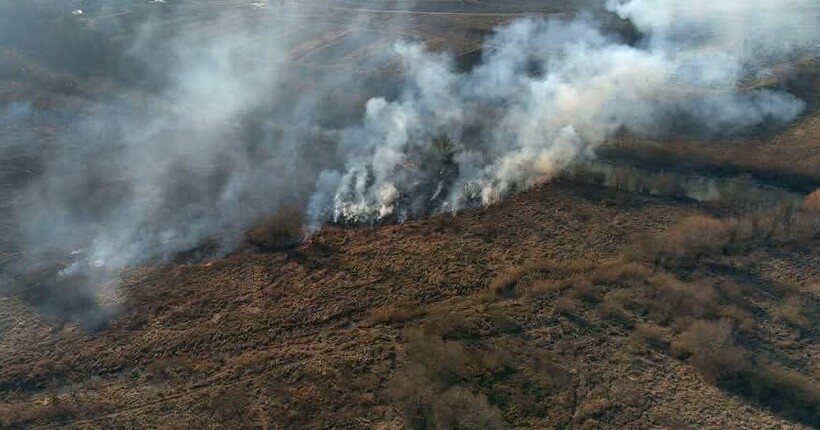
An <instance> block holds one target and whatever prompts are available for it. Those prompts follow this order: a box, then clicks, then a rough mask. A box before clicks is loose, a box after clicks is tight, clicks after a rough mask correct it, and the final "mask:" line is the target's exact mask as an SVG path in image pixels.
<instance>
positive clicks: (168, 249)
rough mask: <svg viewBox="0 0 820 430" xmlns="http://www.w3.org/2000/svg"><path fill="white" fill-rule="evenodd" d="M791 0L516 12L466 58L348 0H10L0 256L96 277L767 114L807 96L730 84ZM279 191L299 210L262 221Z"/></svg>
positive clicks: (771, 120) (464, 195)
mask: <svg viewBox="0 0 820 430" xmlns="http://www.w3.org/2000/svg"><path fill="white" fill-rule="evenodd" d="M804 6H806V5H804V4H802V3H800V2H790V1H789V2H787V1H785V0H784V1H779V2H775V3H772V2H752V3H749V2H737V1H730V0H726V1H719V2H716V3H715V5H714V7H712V6H709V7H691V6H684V5H680V4H678V3H676V2H672V1H662V0H656V1H638V0H633V1H610V2H609V3H608V4H607V5H606V8H607V10H608V11H609V13H610V16H617V17H618V18H617V19H620V20H622V22H624V23H627V24H628V25H629V26H631V28H632V30H634V34H616V33H612V32H609V31H604V30H602V29H601V25H600V22H599V21H598V20H597V19H596V18H592V17H591V16H586V15H583V14H581V15H573V16H572V17H564V18H561V19H556V18H553V19H540V18H529V19H518V20H514V21H513V22H511V23H510V24H508V25H505V26H501V27H498V28H497V29H496V30H495V31H494V33H493V34H491V35H488V37H487V40H486V42H485V43H484V46H483V48H482V50H481V52H482V54H481V60H480V61H479V62H478V63H477V64H476V65H474V66H473V67H472V68H468V69H466V70H464V69H463V68H459V66H458V64H457V61H456V60H455V58H454V55H452V54H451V53H449V52H446V51H445V52H440V51H434V50H432V49H430V48H428V47H427V46H425V45H424V43H422V42H421V41H419V40H413V39H412V38H408V37H406V36H405V34H406V32H405V29H406V26H407V22H406V20H405V19H404V18H402V17H397V18H394V19H383V18H378V19H377V18H374V17H373V16H371V15H367V14H362V13H356V12H351V11H348V12H347V13H344V14H340V15H339V17H338V18H337V19H336V22H334V23H333V24H332V25H330V24H327V23H326V22H318V21H316V20H315V17H316V16H317V15H319V14H327V13H328V12H327V11H326V10H324V9H323V8H322V7H321V6H320V5H316V6H311V5H302V4H294V3H287V2H284V3H270V4H264V3H263V4H262V6H261V7H256V6H253V7H236V8H231V9H228V10H227V11H225V10H216V9H208V8H194V7H190V5H187V4H185V3H174V2H169V3H167V4H166V3H152V4H147V5H146V4H141V5H136V4H133V5H132V4H130V3H129V4H128V5H127V9H128V8H130V9H129V13H125V14H120V12H119V11H121V10H123V7H124V6H123V4H121V3H116V2H90V1H88V2H78V3H77V4H76V5H72V6H70V7H67V5H65V4H58V3H56V2H51V1H37V2H22V1H17V2H15V1H12V2H6V3H4V5H3V8H4V9H3V13H2V14H0V16H2V17H3V18H2V20H3V21H2V22H0V28H2V33H0V42H2V43H0V45H2V51H0V63H1V64H0V75H1V76H0V78H2V79H3V80H4V81H7V82H9V86H8V88H9V89H8V90H3V93H2V94H0V99H2V100H3V103H4V104H3V110H2V113H0V121H2V123H3V124H4V125H8V127H4V131H3V132H2V133H3V141H2V147H0V162H2V163H3V164H2V165H3V166H12V168H13V169H14V172H13V173H12V172H11V170H8V169H4V171H3V174H4V177H5V176H6V175H8V176H9V177H11V176H13V177H14V178H15V179H14V180H13V181H12V180H10V181H9V182H8V184H10V185H8V186H6V187H5V188H4V189H3V190H2V191H0V192H2V193H3V197H4V200H6V201H7V202H10V203H6V205H5V208H4V211H5V212H4V214H5V215H6V216H7V219H9V220H10V221H9V224H10V225H9V227H8V228H6V229H5V230H4V236H5V237H4V241H5V242H7V243H8V247H9V249H10V250H13V251H14V252H18V253H20V254H21V255H23V256H24V258H20V259H17V260H16V262H15V263H14V264H12V265H8V266H5V267H4V269H3V270H4V271H5V272H6V273H9V274H12V277H15V278H17V279H29V278H30V275H31V274H32V273H37V274H42V276H44V277H45V278H48V279H57V281H56V282H50V283H47V284H44V285H59V284H60V283H61V282H62V279H64V278H65V277H73V276H81V277H83V279H85V278H87V277H88V276H89V275H88V274H89V273H93V274H94V276H93V278H94V279H95V281H94V282H91V284H94V285H107V284H108V280H109V279H110V278H112V277H113V278H116V270H117V268H121V267H124V266H127V265H136V264H149V263H155V262H167V261H172V260H174V259H175V258H178V257H179V255H180V252H183V251H190V250H192V249H193V250H204V251H203V252H202V253H197V252H195V253H194V254H191V255H194V256H197V257H201V256H220V255H224V254H225V253H227V252H230V251H231V250H235V249H237V248H238V247H241V246H243V244H245V243H247V242H248V239H249V238H250V242H251V243H255V244H258V245H259V246H261V247H263V248H274V249H276V248H278V247H280V246H293V245H294V244H296V243H298V241H299V240H301V239H302V238H303V237H304V236H305V235H309V234H311V233H312V232H314V231H315V230H316V229H318V228H320V227H321V226H322V225H324V224H326V223H351V224H373V223H379V222H396V221H398V222H401V221H405V220H408V219H412V218H416V217H421V216H425V215H427V214H431V213H437V212H444V213H455V212H457V211H460V210H462V209H465V208H470V207H477V206H484V205H489V204H493V203H496V202H499V201H501V200H502V199H504V198H505V197H507V196H509V195H511V194H513V193H516V192H520V191H522V190H526V189H528V188H530V187H532V186H535V185H537V184H540V183H543V182H544V181H548V180H550V179H552V178H555V177H556V176H557V175H559V174H561V172H564V171H565V170H566V169H567V168H568V167H570V166H573V165H576V164H577V163H578V162H579V161H582V160H585V159H588V158H591V157H593V156H594V155H593V154H594V150H595V149H596V148H597V147H599V146H600V145H601V144H603V143H605V142H606V141H607V139H608V138H609V137H611V136H612V135H614V134H615V133H616V132H617V131H618V130H620V129H623V128H626V129H629V130H630V132H633V133H636V134H639V135H643V136H655V137H656V136H665V135H668V134H670V133H687V134H693V135H698V136H701V137H703V136H706V137H709V136H737V135H743V134H746V133H755V132H756V131H757V130H760V129H761V128H768V127H775V128H777V127H782V126H783V125H785V124H787V123H789V122H790V121H792V120H794V119H796V118H797V117H798V116H799V115H800V114H801V112H802V111H803V109H804V107H805V103H804V102H803V101H801V100H800V99H799V98H798V97H797V96H796V95H794V94H791V93H789V92H787V91H783V90H781V89H778V88H770V87H765V88H754V89H750V90H744V91H738V90H737V88H738V87H741V86H742V84H743V83H744V82H746V81H747V80H749V79H750V76H751V77H753V78H752V79H754V78H755V77H758V76H757V75H759V74H760V73H764V72H765V70H764V69H765V66H766V65H767V64H769V63H771V62H777V61H787V60H790V59H793V58H799V57H801V56H805V55H814V54H816V41H817V40H818V37H817V36H818V34H817V31H818V29H817V27H816V26H815V25H811V24H812V23H815V22H816V20H817V18H818V16H817V13H818V12H817V9H816V8H806V7H804ZM134 8H136V9H134ZM147 8H150V9H147ZM77 10H80V11H82V14H76V13H75V12H76V11H77ZM135 10H139V11H140V12H134V11H135ZM144 10H149V11H148V12H143V11H144ZM613 14H614V15H613ZM102 17H105V19H102ZM98 18H99V19H98ZM317 22H318V23H317ZM46 24H47V25H46ZM40 28H47V29H48V30H47V31H43V32H40V31H38V30H36V29H40ZM374 29H375V30H374ZM773 34H776V35H777V36H776V37H772V36H771V35H773ZM351 39H355V40H357V42H356V44H355V46H357V47H359V48H355V49H354V48H353V47H352V46H351V47H350V49H349V52H348V53H347V54H345V55H342V59H343V60H344V61H339V59H338V58H339V56H340V51H339V50H338V49H334V47H339V45H337V43H339V41H342V40H346V41H349V40H351ZM738 46H740V47H741V48H740V49H737V47H738ZM21 170H22V171H21ZM293 207H299V208H300V210H298V211H294V212H292V213H300V214H301V213H303V214H304V217H303V219H299V220H298V224H299V227H298V228H294V227H293V226H289V227H288V228H286V229H284V230H282V231H278V230H276V229H267V230H265V228H264V227H258V225H260V224H258V223H259V222H260V221H261V222H262V224H261V225H264V222H265V220H269V219H270V218H269V217H271V216H272V214H273V216H274V217H275V216H276V215H275V214H276V213H277V212H279V211H280V210H281V209H283V208H293ZM298 218H302V217H301V216H300V217H298ZM288 221H290V222H291V223H292V221H293V220H292V219H289V220H288ZM254 226H257V228H254ZM249 230H250V235H248V234H247V232H248V231H249ZM280 230H281V229H280ZM297 232H299V233H297ZM268 234H270V235H273V236H276V237H274V238H273V239H270V237H265V236H266V235H268ZM260 235H261V238H260ZM277 235H278V236H277ZM45 262H47V263H45ZM55 262H56V263H55ZM55 266H56V267H57V268H56V269H54V268H53V267H55ZM97 273H103V275H97ZM38 279H39V278H38ZM26 282H29V283H30V282H35V281H26ZM36 282H40V281H36ZM38 285H39V284H38ZM45 288H48V287H45ZM83 291H87V290H86V289H83ZM90 291H91V296H92V297H97V296H98V295H99V294H98V293H101V292H100V291H97V290H95V289H91V290H90ZM96 301H98V298H95V299H94V300H91V301H88V302H86V301H83V302H82V303H96ZM72 303H73V302H72ZM48 306H51V305H47V307H48ZM54 306H56V307H57V308H61V306H62V305H60V304H57V305H54ZM71 306H73V305H71ZM71 306H69V307H71ZM83 306H85V305H83ZM91 307H93V306H91Z"/></svg>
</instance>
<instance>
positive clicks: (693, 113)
mask: <svg viewBox="0 0 820 430" xmlns="http://www.w3.org/2000/svg"><path fill="white" fill-rule="evenodd" d="M774 3H782V4H773V2H737V1H723V2H721V1H716V2H712V3H711V5H709V6H703V7H702V6H701V5H697V6H694V5H691V4H682V3H680V2H675V1H671V0H670V1H663V0H655V1H652V0H634V1H611V2H609V4H608V6H609V8H610V10H612V11H613V12H616V13H618V14H619V15H620V16H621V17H622V18H625V19H628V20H630V21H632V22H633V23H634V24H635V25H636V26H637V28H638V29H639V30H641V31H642V32H643V34H645V40H643V41H642V42H641V43H639V44H637V45H629V44H626V43H623V42H621V41H619V40H617V39H614V38H613V37H611V36H607V35H605V34H603V33H602V32H601V31H600V30H599V29H598V26H597V25H596V24H595V23H593V22H590V21H589V20H586V19H578V20H575V21H573V22H569V23H567V22H560V21H556V20H549V21H542V20H522V21H517V22H514V23H513V24H511V25H509V26H506V27H503V28H499V29H498V32H497V34H496V35H495V36H494V37H493V38H492V39H491V40H489V41H488V42H487V53H486V55H485V58H484V59H483V63H482V64H481V65H480V66H479V67H477V68H476V69H475V70H473V71H472V72H469V73H466V74H458V73H456V72H455V71H454V66H453V63H452V61H451V59H450V58H449V57H447V56H446V55H441V54H435V53H430V52H427V51H426V50H425V49H424V47H423V46H420V45H406V44H398V45H396V47H395V48H394V52H395V53H396V54H397V55H399V56H400V57H401V58H402V60H403V62H404V70H405V73H406V82H405V85H404V86H403V87H402V92H401V94H400V95H399V97H397V98H396V99H394V100H390V101H388V100H385V99H383V98H374V99H372V100H370V102H369V103H368V105H367V112H366V114H365V117H364V120H363V124H362V125H361V126H358V127H356V128H355V129H354V130H351V131H349V133H348V134H347V135H346V136H345V139H344V140H343V143H342V145H343V146H344V147H346V148H348V151H346V153H347V154H349V155H348V157H347V161H346V163H347V170H346V171H344V172H334V173H332V174H326V175H324V176H323V180H322V186H321V187H320V194H319V195H318V196H316V197H315V200H314V201H315V202H330V201H332V202H333V206H332V211H330V212H322V213H314V216H315V217H316V219H318V220H319V221H320V222H318V223H317V224H320V223H321V221H324V220H327V219H332V220H335V221H339V220H354V221H359V222H367V221H372V220H378V219H384V218H388V219H389V217H394V218H398V219H399V220H402V219H406V218H408V217H413V216H418V215H419V214H421V213H425V212H427V211H429V210H431V209H432V210H441V211H457V210H459V209H461V208H464V207H467V206H469V205H471V204H484V205H486V204H491V203H494V202H497V201H498V200H499V199H501V198H503V197H504V196H505V195H507V194H509V193H510V192H512V191H514V190H522V189H526V188H528V187H531V186H532V185H534V184H536V183H539V182H542V181H544V180H547V179H549V178H550V177H553V176H554V175H555V174H556V173H557V172H559V171H560V170H561V169H564V168H566V167H567V166H568V165H569V164H570V163H572V162H573V161H575V160H577V159H578V158H580V157H586V156H590V154H591V152H590V151H591V149H593V148H594V147H595V146H596V145H599V144H601V143H602V142H603V141H604V140H605V139H606V138H607V137H608V136H611V135H612V134H614V133H615V132H616V130H618V129H619V128H621V127H626V128H628V129H630V130H632V131H634V132H638V133H643V134H660V133H664V132H668V131H677V129H678V128H682V127H683V128H686V129H688V131H690V132H691V131H696V132H698V133H700V134H711V135H716V134H719V135H731V134H736V133H741V132H744V131H747V130H750V129H752V128H754V127H756V126H761V125H764V124H771V123H774V124H783V123H787V122H789V121H791V120H793V119H794V118H796V117H797V116H798V115H799V114H800V112H801V111H802V109H803V108H804V105H803V103H802V102H801V101H800V100H798V99H797V98H795V97H794V96H792V95H790V94H787V93H784V92H779V91H770V90H755V91H736V88H737V87H739V86H741V84H742V80H743V79H744V78H746V79H748V77H749V75H750V74H753V73H755V72H758V71H759V70H760V69H759V68H756V66H759V63H761V62H762V61H773V60H780V59H784V58H788V56H794V55H799V54H801V53H803V52H804V51H808V50H811V49H815V48H814V46H813V44H814V43H816V41H817V40H818V38H817V36H818V29H817V26H816V25H813V24H812V22H815V23H816V19H817V14H816V12H814V13H809V14H807V13H806V12H805V11H803V10H801V9H800V8H799V7H797V6H799V5H797V6H796V5H792V4H789V5H787V4H786V2H774ZM807 16H813V19H814V21H813V20H812V18H807ZM772 35H777V36H776V37H772ZM783 47H786V49H785V50H784V48H783ZM467 130H472V131H473V132H472V133H467ZM476 130H477V131H478V132H476ZM441 135H444V136H447V139H448V140H451V141H452V148H448V151H450V152H447V153H446V154H439V159H438V160H430V157H431V155H430V152H431V146H430V142H431V141H434V140H435V139H436V136H441ZM450 164H451V165H450ZM453 172H455V173H453ZM331 178H335V180H336V181H337V183H338V185H337V187H336V188H335V190H333V191H332V192H333V193H334V194H333V196H332V198H331V197H330V196H327V195H324V194H322V193H323V192H325V193H326V192H327V191H328V190H332V189H333V188H332V187H330V186H329V185H328V182H329V181H331ZM324 206H325V205H323V204H318V203H317V204H315V205H314V208H315V207H320V208H323V207H324Z"/></svg>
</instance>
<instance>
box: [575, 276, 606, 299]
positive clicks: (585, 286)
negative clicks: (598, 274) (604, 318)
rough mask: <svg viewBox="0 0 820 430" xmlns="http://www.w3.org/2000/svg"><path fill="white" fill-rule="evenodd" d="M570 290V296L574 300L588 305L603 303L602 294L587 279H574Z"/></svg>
mask: <svg viewBox="0 0 820 430" xmlns="http://www.w3.org/2000/svg"><path fill="white" fill-rule="evenodd" d="M570 288H571V289H570V292H569V295H570V297H572V298H573V299H577V300H583V301H585V302H588V303H597V302H600V301H601V292H600V291H598V290H597V289H596V288H595V286H594V285H592V282H591V281H590V280H589V279H587V278H581V277H576V278H573V280H572V283H571V284H570Z"/></svg>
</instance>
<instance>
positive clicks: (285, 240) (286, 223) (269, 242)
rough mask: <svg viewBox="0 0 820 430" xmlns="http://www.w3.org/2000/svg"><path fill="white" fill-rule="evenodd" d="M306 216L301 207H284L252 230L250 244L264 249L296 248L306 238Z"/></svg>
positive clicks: (249, 235)
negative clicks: (304, 226) (303, 228)
mask: <svg viewBox="0 0 820 430" xmlns="http://www.w3.org/2000/svg"><path fill="white" fill-rule="evenodd" d="M304 216H305V214H304V211H303V210H302V209H301V206H298V205H288V206H284V207H282V208H280V209H279V210H278V211H277V212H276V213H274V214H273V215H271V216H270V217H268V218H265V219H263V220H262V221H260V222H259V223H257V224H256V226H254V227H253V228H251V230H250V231H248V234H247V238H248V242H250V243H251V244H252V245H254V246H258V247H259V248H262V249H279V248H285V247H289V246H294V245H296V244H298V243H299V242H300V241H301V240H302V239H303V238H304V231H303V230H302V225H303V222H304Z"/></svg>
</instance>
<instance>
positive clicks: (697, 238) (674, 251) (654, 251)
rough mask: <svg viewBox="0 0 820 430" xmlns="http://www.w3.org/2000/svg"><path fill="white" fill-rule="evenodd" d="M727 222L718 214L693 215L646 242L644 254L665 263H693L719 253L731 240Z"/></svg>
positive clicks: (647, 257)
mask: <svg viewBox="0 0 820 430" xmlns="http://www.w3.org/2000/svg"><path fill="white" fill-rule="evenodd" d="M729 239H730V235H729V230H728V228H727V226H726V224H725V223H724V222H723V221H721V220H719V219H716V218H712V217H708V216H703V215H693V216H689V217H686V218H683V219H682V220H680V221H679V222H678V223H677V224H675V225H674V226H672V227H671V228H670V229H669V230H668V231H666V232H665V233H663V234H661V235H659V236H657V237H655V238H653V239H650V240H649V241H648V243H645V244H644V245H643V256H644V258H646V259H648V260H650V261H654V262H655V263H658V264H661V265H664V266H677V265H689V264H693V263H695V262H697V261H698V260H699V259H700V258H702V257H707V256H711V255H715V254H719V253H721V252H722V251H723V249H724V247H726V245H727V244H728V243H729Z"/></svg>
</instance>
